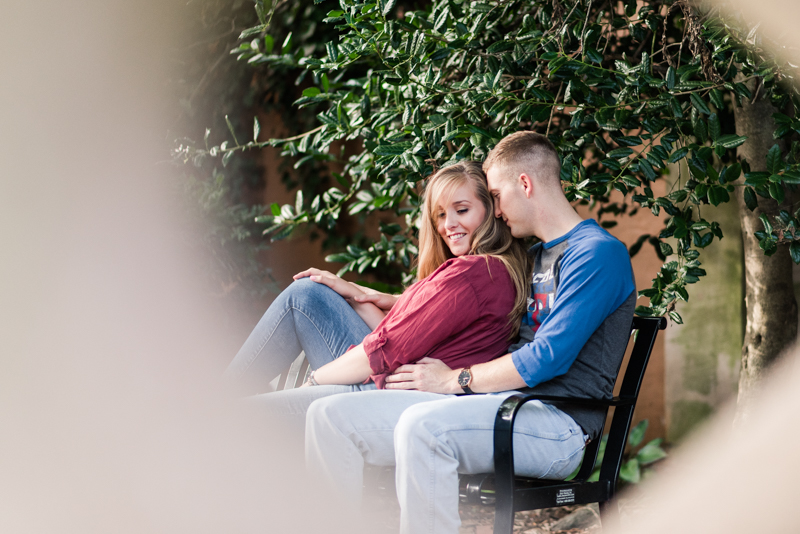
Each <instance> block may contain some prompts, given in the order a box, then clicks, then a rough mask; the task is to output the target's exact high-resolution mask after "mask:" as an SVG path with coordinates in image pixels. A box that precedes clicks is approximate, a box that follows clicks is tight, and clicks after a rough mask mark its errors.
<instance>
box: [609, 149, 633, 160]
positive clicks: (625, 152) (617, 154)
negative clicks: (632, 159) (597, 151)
mask: <svg viewBox="0 0 800 534" xmlns="http://www.w3.org/2000/svg"><path fill="white" fill-rule="evenodd" d="M631 154H633V150H631V149H630V148H628V147H622V148H617V149H615V150H612V151H610V152H608V153H606V156H607V157H609V158H615V159H622V158H624V157H626V156H630V155H631Z"/></svg>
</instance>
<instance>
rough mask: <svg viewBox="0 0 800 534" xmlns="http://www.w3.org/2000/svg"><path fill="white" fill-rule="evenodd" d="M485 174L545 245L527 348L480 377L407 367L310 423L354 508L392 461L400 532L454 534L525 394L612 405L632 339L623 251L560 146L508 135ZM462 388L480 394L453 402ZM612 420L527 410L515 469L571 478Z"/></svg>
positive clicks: (521, 346)
mask: <svg viewBox="0 0 800 534" xmlns="http://www.w3.org/2000/svg"><path fill="white" fill-rule="evenodd" d="M484 171H485V172H486V174H487V177H488V181H489V188H490V190H491V192H492V194H493V196H494V199H495V215H496V216H497V217H502V218H503V220H504V221H505V222H506V224H508V226H509V227H510V229H511V232H512V234H514V235H515V236H516V237H525V236H536V237H538V238H539V239H540V240H541V241H542V242H541V243H539V244H537V245H536V246H535V247H534V248H533V249H532V250H531V254H532V255H533V260H534V264H535V266H534V272H533V278H532V299H531V302H530V304H529V310H528V314H527V316H526V317H525V319H523V325H522V328H521V329H520V338H521V339H520V341H519V343H517V344H515V345H513V346H512V347H511V348H510V351H509V353H508V354H506V355H505V356H502V357H500V358H497V359H495V360H493V361H491V362H487V363H483V364H478V365H475V366H473V367H472V368H470V369H449V368H448V367H447V366H446V365H445V364H443V363H442V362H441V361H438V360H433V359H423V360H420V362H418V363H417V364H412V365H405V366H403V367H401V368H400V369H398V371H397V372H396V373H395V374H394V375H391V376H389V377H388V378H387V390H382V391H367V392H359V393H356V394H343V395H335V396H332V397H328V398H324V399H320V400H317V401H315V402H314V403H313V404H312V405H311V407H310V408H309V412H308V415H307V419H306V461H307V464H308V467H309V469H310V470H311V472H312V473H314V474H317V475H319V476H321V477H322V478H323V479H325V480H326V481H328V482H329V483H331V484H332V485H334V487H335V488H336V490H337V493H338V494H339V495H342V496H344V497H345V498H346V500H348V501H349V502H352V503H358V502H359V500H360V493H361V488H362V478H363V465H364V462H365V461H366V462H367V463H370V464H374V465H396V486H397V495H398V499H399V501H400V508H401V525H400V529H401V532H403V533H413V534H418V533H423V532H425V533H427V532H432V533H433V532H435V533H452V534H456V533H457V532H458V527H459V524H460V520H459V516H458V473H483V472H490V471H492V469H493V462H494V460H493V445H492V435H493V434H492V432H493V428H494V418H495V414H496V412H497V408H498V407H499V406H500V404H501V403H502V401H503V400H504V399H505V398H507V397H508V396H509V395H511V394H513V393H514V391H513V390H515V389H517V388H522V387H526V386H527V387H534V388H535V390H536V391H537V392H541V393H547V394H553V395H572V396H581V397H603V396H606V397H608V396H611V394H612V390H613V386H614V378H615V376H616V372H617V369H618V367H619V364H620V361H621V359H622V355H623V351H624V347H625V345H626V342H627V336H628V334H629V331H630V330H629V329H630V324H631V317H632V316H633V308H634V302H635V300H636V291H635V286H634V282H633V275H632V271H631V266H630V259H629V256H628V252H627V249H626V248H625V246H624V245H623V244H622V243H620V242H619V241H618V240H616V239H615V238H613V237H612V236H610V235H609V234H608V233H607V232H605V231H604V230H603V229H601V228H600V227H599V226H598V225H597V223H596V222H595V221H594V220H592V219H587V220H583V219H582V218H581V217H580V216H579V215H578V214H577V213H576V212H575V210H574V209H573V208H572V206H571V205H570V204H569V202H568V201H567V199H566V197H565V196H564V193H563V191H562V189H561V182H560V163H559V159H558V155H557V153H556V151H555V148H554V147H553V145H552V144H551V143H550V142H549V141H548V140H547V139H546V138H545V137H543V136H541V135H538V134H535V133H533V132H518V133H515V134H512V135H510V136H508V137H506V138H505V139H503V140H502V141H500V143H499V144H498V145H497V146H496V147H495V148H494V149H493V150H492V152H491V153H490V154H489V156H488V158H487V159H486V162H485V163H484ZM453 313H457V310H453ZM401 390H412V391H401ZM462 393H476V394H475V395H472V394H466V395H459V396H456V395H454V394H462ZM480 393H482V394H483V395H479V394H480ZM603 422H604V414H603V412H602V411H597V410H595V409H588V408H583V407H578V406H565V405H559V406H558V407H555V406H553V405H549V404H544V403H541V402H538V401H534V402H531V403H528V404H526V405H525V406H524V407H523V408H522V410H521V411H520V413H519V415H518V417H517V420H516V426H515V437H514V452H515V459H514V462H515V467H516V471H517V473H518V474H521V475H526V476H534V477H543V478H554V479H559V478H564V477H566V476H567V475H569V474H570V473H571V472H572V471H573V470H574V469H575V468H576V467H577V466H578V465H579V464H580V461H581V458H582V452H583V448H584V446H585V443H586V441H587V440H588V439H590V438H591V439H596V438H598V437H599V434H600V432H601V431H602V427H603Z"/></svg>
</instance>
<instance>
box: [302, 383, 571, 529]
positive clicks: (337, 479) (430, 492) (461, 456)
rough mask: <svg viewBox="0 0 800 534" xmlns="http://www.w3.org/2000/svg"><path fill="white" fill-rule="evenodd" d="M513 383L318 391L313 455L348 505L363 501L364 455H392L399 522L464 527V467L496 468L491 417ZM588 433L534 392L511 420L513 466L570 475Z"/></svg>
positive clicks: (310, 436) (309, 433) (380, 460)
mask: <svg viewBox="0 0 800 534" xmlns="http://www.w3.org/2000/svg"><path fill="white" fill-rule="evenodd" d="M308 389H315V388H308ZM513 393H515V392H513V391H508V392H503V393H495V394H489V395H468V396H455V395H440V394H436V393H424V392H418V391H389V390H379V391H366V392H359V393H347V394H343V395H335V396H328V397H325V398H321V399H319V400H317V401H315V402H314V403H313V404H311V406H310V408H309V410H308V414H307V417H306V465H307V467H308V469H309V473H310V474H311V475H313V476H317V477H319V479H320V482H321V483H323V484H328V485H329V487H330V488H331V490H332V491H331V494H332V495H338V496H339V497H341V499H342V505H343V506H345V507H347V508H350V509H351V511H352V510H357V509H358V508H359V507H360V503H361V493H362V484H363V470H364V463H365V462H366V463H370V464H373V465H378V466H391V465H395V466H396V478H395V483H396V488H397V497H398V499H399V501H400V532H401V533H403V534H422V533H436V534H458V529H459V526H460V524H461V521H460V518H459V515H458V474H459V473H465V474H477V473H490V472H492V471H493V470H494V458H493V450H494V446H493V431H494V419H495V415H496V413H497V409H498V407H499V406H500V404H501V403H502V402H503V400H504V399H506V398H507V397H508V396H510V395H512V394H513ZM585 442H586V438H585V436H584V433H583V430H582V429H581V427H580V426H579V425H578V424H577V423H575V421H573V419H572V418H571V417H569V416H568V415H566V414H565V413H564V412H562V411H561V410H559V409H557V408H555V407H553V406H551V405H547V404H542V403H541V402H539V401H532V402H529V403H527V404H525V405H524V406H523V407H522V409H521V410H520V412H519V414H518V416H517V419H516V424H515V427H514V462H515V471H516V473H517V474H518V475H524V476H530V477H540V478H551V479H563V478H565V477H567V476H568V475H569V474H570V473H572V471H574V470H575V469H576V468H577V466H578V465H579V464H580V462H581V458H582V456H583V449H584V446H585Z"/></svg>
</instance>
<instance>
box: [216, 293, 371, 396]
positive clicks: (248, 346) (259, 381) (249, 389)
mask: <svg viewBox="0 0 800 534" xmlns="http://www.w3.org/2000/svg"><path fill="white" fill-rule="evenodd" d="M370 331H371V330H370V328H369V326H367V324H366V323H365V322H364V321H363V320H362V319H361V317H359V316H358V314H357V313H356V312H355V310H353V308H351V307H350V305H349V304H347V302H346V301H345V300H344V299H343V298H342V297H341V296H340V295H339V294H338V293H336V292H335V291H333V290H332V289H330V288H329V287H328V286H325V285H323V284H318V283H316V282H312V281H311V280H310V279H309V278H303V279H300V280H297V281H295V282H293V283H292V284H291V285H290V286H289V287H288V288H286V290H285V291H283V292H282V293H281V294H280V295H278V298H276V299H275V301H273V303H272V304H271V305H270V307H269V308H268V309H267V311H266V312H264V316H263V317H261V320H260V321H259V322H258V324H257V325H256V327H255V328H254V329H253V331H252V332H251V333H250V335H249V336H248V338H247V340H246V341H245V342H244V345H242V348H241V349H239V352H238V354H236V357H235V358H234V359H233V361H232V362H231V363H230V365H229V366H228V368H227V369H226V370H225V378H226V379H227V380H228V381H229V382H233V383H235V384H236V386H237V387H238V388H240V389H241V391H242V393H245V394H254V393H264V392H266V391H269V388H268V384H269V383H270V382H271V381H272V380H273V379H274V378H275V377H277V376H278V375H280V373H281V372H282V371H284V370H285V369H287V368H288V367H289V365H290V364H291V363H292V362H293V361H294V360H295V358H297V356H298V355H299V354H300V352H301V351H304V352H305V353H306V358H307V359H308V363H309V364H310V365H311V368H312V369H318V368H319V367H321V366H323V365H325V364H326V363H328V362H330V361H333V360H334V359H336V358H338V357H339V356H341V355H342V354H344V353H345V352H346V351H347V348H348V347H349V346H350V345H358V344H359V343H361V341H363V339H364V337H365V336H366V335H367V334H369V333H370Z"/></svg>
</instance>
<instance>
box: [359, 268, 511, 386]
mask: <svg viewBox="0 0 800 534" xmlns="http://www.w3.org/2000/svg"><path fill="white" fill-rule="evenodd" d="M515 297H516V290H515V289H514V283H513V282H512V281H511V277H510V276H509V274H508V271H507V270H506V267H505V265H503V262H501V261H500V260H498V259H497V258H493V257H488V258H487V257H485V256H460V257H458V258H453V259H450V260H447V261H446V262H444V263H443V264H442V265H441V266H439V268H438V269H436V270H435V271H434V272H433V273H432V274H431V275H430V276H428V277H427V278H425V279H424V280H421V281H419V282H417V283H415V284H414V285H412V286H411V287H409V288H408V289H407V290H406V291H405V292H404V293H403V294H402V296H401V297H400V298H399V299H398V301H397V302H396V303H395V305H394V306H393V307H392V309H391V310H390V311H389V313H388V314H387V315H386V317H384V318H383V320H382V321H381V322H380V324H379V325H378V326H377V328H375V330H374V331H373V332H372V333H371V334H369V335H368V336H367V337H365V338H364V342H363V344H364V350H365V351H366V353H367V357H368V358H369V364H370V367H371V368H372V371H373V374H372V375H371V377H370V378H372V380H373V381H374V382H375V384H376V385H377V386H378V388H380V389H383V388H384V386H385V383H386V376H387V375H390V374H391V373H392V372H394V371H395V370H396V369H397V368H398V367H400V366H401V365H403V364H406V363H413V362H416V361H417V360H420V359H421V358H424V357H426V356H428V357H431V358H436V359H439V360H442V361H443V362H444V363H446V364H447V365H448V366H449V367H450V368H451V369H457V368H460V367H468V366H471V365H474V364H476V363H483V362H487V361H489V360H493V359H495V358H497V357H498V356H501V355H503V354H505V353H506V349H507V348H508V346H509V343H510V341H509V339H508V337H509V334H510V332H511V325H509V322H508V314H509V313H510V312H511V310H512V309H513V307H514V299H515Z"/></svg>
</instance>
